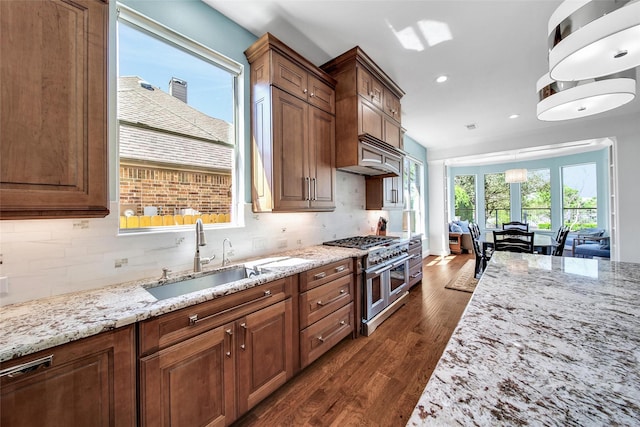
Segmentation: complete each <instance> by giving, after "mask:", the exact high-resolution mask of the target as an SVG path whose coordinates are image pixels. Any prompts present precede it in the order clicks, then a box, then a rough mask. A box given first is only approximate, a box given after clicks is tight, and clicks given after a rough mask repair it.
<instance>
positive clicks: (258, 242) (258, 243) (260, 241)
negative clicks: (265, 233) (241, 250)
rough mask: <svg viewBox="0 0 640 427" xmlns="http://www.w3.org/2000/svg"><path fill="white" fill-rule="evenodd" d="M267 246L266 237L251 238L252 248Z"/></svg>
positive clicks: (257, 248)
mask: <svg viewBox="0 0 640 427" xmlns="http://www.w3.org/2000/svg"><path fill="white" fill-rule="evenodd" d="M266 248H267V239H265V238H264V237H256V238H254V239H253V250H254V251H259V250H262V249H266Z"/></svg>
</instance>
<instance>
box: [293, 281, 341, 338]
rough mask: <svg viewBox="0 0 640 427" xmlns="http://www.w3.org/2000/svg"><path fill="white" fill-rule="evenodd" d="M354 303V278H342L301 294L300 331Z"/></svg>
mask: <svg viewBox="0 0 640 427" xmlns="http://www.w3.org/2000/svg"><path fill="white" fill-rule="evenodd" d="M351 301H353V276H352V275H347V276H342V277H340V278H338V279H336V280H334V281H332V282H329V283H326V284H324V285H322V286H318V287H316V288H313V289H311V290H310V291H307V292H303V293H301V294H300V329H304V328H306V327H307V326H309V325H310V324H312V323H315V322H317V321H318V320H320V319H322V318H323V317H325V316H327V315H328V314H330V313H332V312H334V311H335V310H336V309H337V308H340V307H342V306H343V305H345V304H347V303H349V302H351Z"/></svg>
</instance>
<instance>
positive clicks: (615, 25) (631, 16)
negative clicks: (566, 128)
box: [548, 0, 640, 81]
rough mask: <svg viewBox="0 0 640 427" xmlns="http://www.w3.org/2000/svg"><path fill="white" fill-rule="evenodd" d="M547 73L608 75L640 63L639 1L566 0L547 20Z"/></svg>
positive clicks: (558, 76)
mask: <svg viewBox="0 0 640 427" xmlns="http://www.w3.org/2000/svg"><path fill="white" fill-rule="evenodd" d="M548 37H549V39H548V42H549V75H550V77H551V78H552V79H553V80H556V81H580V80H586V79H590V78H595V77H601V76H608V75H611V74H615V73H618V72H620V71H623V70H628V69H630V68H634V67H637V66H639V65H640V0H609V1H601V0H567V1H565V2H563V3H561V4H560V6H559V7H558V8H557V9H556V10H555V12H554V13H553V14H552V15H551V18H550V19H549V26H548Z"/></svg>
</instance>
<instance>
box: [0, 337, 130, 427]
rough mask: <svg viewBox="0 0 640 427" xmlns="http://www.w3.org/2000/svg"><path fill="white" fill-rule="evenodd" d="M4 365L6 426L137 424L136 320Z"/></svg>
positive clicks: (1, 421) (0, 418)
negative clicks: (124, 325) (134, 322)
mask: <svg viewBox="0 0 640 427" xmlns="http://www.w3.org/2000/svg"><path fill="white" fill-rule="evenodd" d="M32 362H33V363H32ZM29 366H31V367H29ZM11 368H17V369H19V368H22V369H21V370H18V371H17V372H13V373H11V372H9V370H10V369H11ZM0 369H1V370H2V373H3V375H2V378H0V381H1V382H0V390H1V392H0V393H1V408H0V425H2V426H3V427H18V426H25V427H27V426H29V427H33V426H104V427H107V426H135V425H136V406H135V405H136V400H135V390H136V375H135V341H134V328H133V326H128V327H123V328H119V329H116V330H114V331H110V332H105V333H102V334H99V335H95V336H93V337H89V338H84V339H81V340H79V341H75V342H72V343H69V344H64V345H61V346H58V347H54V348H51V349H49V350H45V351H41V352H38V353H34V354H32V355H29V356H24V357H21V358H18V359H13V360H11V361H9V362H5V363H2V364H1V365H0Z"/></svg>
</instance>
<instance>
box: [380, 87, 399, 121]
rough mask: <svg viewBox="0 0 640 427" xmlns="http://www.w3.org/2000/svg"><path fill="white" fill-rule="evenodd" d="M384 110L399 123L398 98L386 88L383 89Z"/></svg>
mask: <svg viewBox="0 0 640 427" xmlns="http://www.w3.org/2000/svg"><path fill="white" fill-rule="evenodd" d="M384 112H385V113H386V114H387V115H388V116H389V117H391V118H392V119H394V120H395V121H396V122H398V123H400V114H401V110H400V98H399V97H398V96H397V95H396V94H395V93H393V92H391V91H390V90H388V89H385V91H384ZM398 127H399V126H398Z"/></svg>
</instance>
